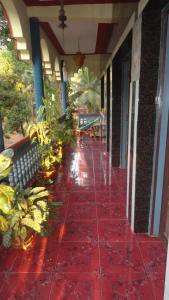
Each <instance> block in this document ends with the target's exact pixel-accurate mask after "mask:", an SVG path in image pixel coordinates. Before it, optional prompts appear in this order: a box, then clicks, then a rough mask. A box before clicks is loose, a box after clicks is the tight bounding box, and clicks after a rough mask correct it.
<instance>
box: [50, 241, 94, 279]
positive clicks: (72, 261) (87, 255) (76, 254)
mask: <svg viewBox="0 0 169 300" xmlns="http://www.w3.org/2000/svg"><path fill="white" fill-rule="evenodd" d="M55 268H56V271H59V272H60V271H61V272H62V271H63V272H81V273H82V272H94V271H96V272H97V271H98V270H99V250H98V246H97V244H95V243H80V242H67V243H66V242H63V243H62V244H61V247H60V248H59V255H58V260H57V264H56V266H55Z"/></svg>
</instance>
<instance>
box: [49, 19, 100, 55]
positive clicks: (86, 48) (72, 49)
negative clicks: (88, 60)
mask: <svg viewBox="0 0 169 300" xmlns="http://www.w3.org/2000/svg"><path fill="white" fill-rule="evenodd" d="M49 24H50V26H51V28H52V30H53V32H54V33H55V35H56V37H57V39H58V41H59V43H60V45H61V46H62V48H63V49H64V51H65V53H66V54H74V53H76V52H77V51H78V50H79V49H78V40H79V44H80V52H82V53H86V54H89V53H94V52H95V48H96V39H97V30H98V24H97V23H93V22H79V21H67V22H66V24H67V26H68V27H67V28H66V29H65V30H64V41H63V30H62V29H60V28H59V27H58V24H57V23H56V22H53V21H50V22H49Z"/></svg>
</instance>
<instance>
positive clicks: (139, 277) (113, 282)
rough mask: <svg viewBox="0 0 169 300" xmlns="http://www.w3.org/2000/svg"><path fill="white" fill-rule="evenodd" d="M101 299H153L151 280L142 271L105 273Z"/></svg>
mask: <svg viewBox="0 0 169 300" xmlns="http://www.w3.org/2000/svg"><path fill="white" fill-rule="evenodd" d="M102 299H103V300H155V296H154V294H153V290H152V284H151V281H150V280H149V279H148V278H147V277H146V275H145V274H144V273H135V272H126V273H122V274H119V273H118V274H105V275H104V276H103V279H102Z"/></svg>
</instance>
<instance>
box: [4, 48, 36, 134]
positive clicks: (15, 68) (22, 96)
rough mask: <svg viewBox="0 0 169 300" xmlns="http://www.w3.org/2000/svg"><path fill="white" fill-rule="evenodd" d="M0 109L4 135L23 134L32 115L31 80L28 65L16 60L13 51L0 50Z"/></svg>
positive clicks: (30, 71)
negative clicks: (15, 132)
mask: <svg viewBox="0 0 169 300" xmlns="http://www.w3.org/2000/svg"><path fill="white" fill-rule="evenodd" d="M0 65H1V68H0V108H1V116H2V120H3V122H4V129H5V133H12V132H14V131H17V132H20V133H22V134H23V135H24V134H25V130H24V126H25V124H27V123H28V121H29V120H30V119H31V118H32V115H33V109H32V107H33V102H34V95H33V80H32V70H31V67H30V65H28V64H26V63H24V62H21V61H19V60H18V59H17V56H16V51H15V49H12V50H9V49H1V50H0Z"/></svg>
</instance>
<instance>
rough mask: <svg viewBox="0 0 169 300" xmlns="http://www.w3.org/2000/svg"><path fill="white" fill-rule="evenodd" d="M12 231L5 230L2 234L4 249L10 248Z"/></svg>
mask: <svg viewBox="0 0 169 300" xmlns="http://www.w3.org/2000/svg"><path fill="white" fill-rule="evenodd" d="M11 238H12V229H9V230H7V231H6V232H4V233H3V236H2V243H3V245H4V247H5V248H9V247H11V244H12V239H11Z"/></svg>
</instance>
